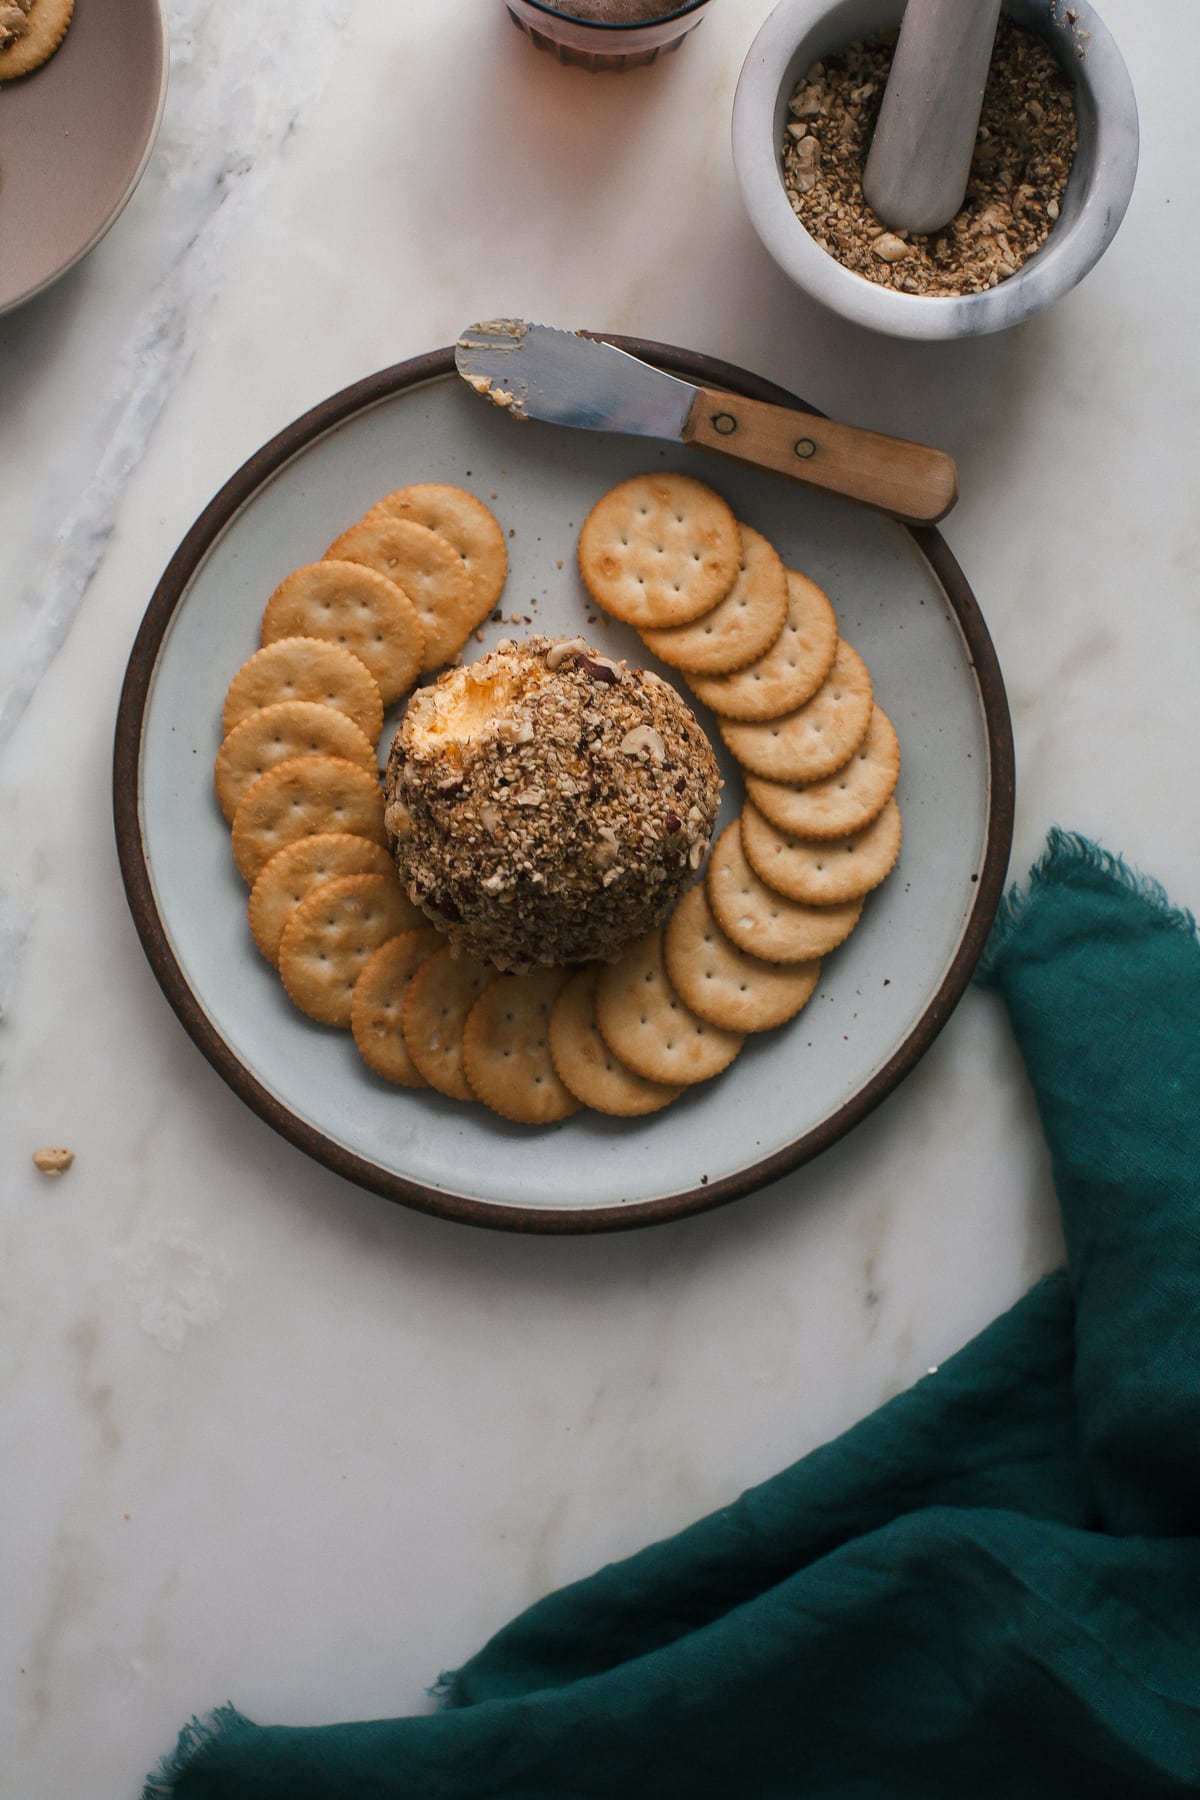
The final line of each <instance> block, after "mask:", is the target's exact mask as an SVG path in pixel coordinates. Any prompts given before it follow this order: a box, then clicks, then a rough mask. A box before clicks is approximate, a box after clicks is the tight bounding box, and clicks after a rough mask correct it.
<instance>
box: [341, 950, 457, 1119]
mask: <svg viewBox="0 0 1200 1800" xmlns="http://www.w3.org/2000/svg"><path fill="white" fill-rule="evenodd" d="M445 942H446V940H445V938H444V937H443V936H442V934H441V932H440V931H435V930H434V929H433V926H432V925H426V926H425V927H424V928H423V929H421V930H413V931H402V932H400V933H399V935H398V936H396V937H391V938H388V939H387V940H386V942H385V943H382V944H380V946H379V948H378V950H372V952H371V954H370V956H368V958H367V960H366V962H365V963H364V964H363V966H362V968H361V970H360V971H359V976H358V980H357V981H356V982H355V984H354V994H353V997H352V998H351V1001H350V1030H351V1032H352V1033H353V1035H354V1042H355V1045H356V1047H357V1049H358V1053H359V1055H360V1056H361V1057H362V1059H363V1061H364V1062H365V1063H366V1065H367V1067H368V1068H369V1069H373V1070H374V1072H375V1074H376V1075H380V1076H382V1077H383V1079H384V1081H391V1082H394V1083H395V1084H396V1086H397V1087H406V1088H424V1087H428V1086H429V1083H428V1082H427V1081H426V1079H425V1077H424V1076H423V1075H422V1073H421V1071H420V1069H418V1067H417V1065H416V1063H415V1062H414V1061H413V1059H412V1057H411V1056H410V1055H409V1050H408V1045H407V1044H406V1043H405V1041H404V1029H403V1026H402V1024H401V1019H402V1016H403V1011H404V995H405V992H406V991H407V988H408V984H409V982H410V981H411V979H412V977H413V975H414V974H415V973H416V971H417V970H418V969H419V968H420V966H421V964H422V963H423V962H424V961H425V958H426V957H427V956H432V955H433V953H434V951H435V950H439V949H441V948H442V947H443V946H444V945H445Z"/></svg>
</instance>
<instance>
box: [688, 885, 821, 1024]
mask: <svg viewBox="0 0 1200 1800" xmlns="http://www.w3.org/2000/svg"><path fill="white" fill-rule="evenodd" d="M663 958H664V960H665V962H666V965H667V974H668V975H669V976H670V978H671V981H672V983H673V984H674V987H675V991H676V993H677V994H678V995H679V997H680V999H681V1000H682V1001H683V1003H684V1005H685V1006H690V1007H691V1009H692V1011H693V1012H694V1013H695V1014H696V1016H697V1018H700V1019H707V1020H708V1023H709V1024H710V1025H719V1026H720V1027H721V1029H722V1030H723V1031H744V1032H751V1031H770V1030H772V1029H773V1028H774V1027H775V1026H776V1025H783V1024H784V1023H785V1022H786V1021H787V1020H788V1019H792V1018H795V1016H796V1014H797V1013H798V1012H799V1011H800V1009H801V1007H803V1006H805V1005H807V1003H808V1001H809V1000H810V999H811V998H812V994H813V990H814V988H815V987H816V985H817V977H818V976H819V975H820V972H821V964H820V962H819V960H817V959H816V958H813V959H812V960H811V961H810V962H795V963H770V962H764V961H763V960H762V958H761V957H758V956H751V955H750V954H749V953H748V952H747V951H745V950H739V948H738V947H737V945H736V944H734V943H733V942H731V940H730V939H729V938H727V937H726V936H725V933H724V932H723V931H722V930H721V927H720V926H719V925H718V924H717V921H716V919H715V918H714V917H713V911H712V908H711V907H710V905H709V903H708V895H707V894H706V893H705V890H704V887H703V885H702V884H701V885H699V886H697V887H693V888H689V889H688V891H687V893H686V894H684V895H683V897H682V898H681V900H680V901H679V903H678V905H677V906H676V908H675V911H674V912H673V913H672V914H671V917H670V919H669V920H668V921H667V925H666V929H665V931H664V933H663Z"/></svg>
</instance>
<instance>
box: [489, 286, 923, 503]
mask: <svg viewBox="0 0 1200 1800" xmlns="http://www.w3.org/2000/svg"><path fill="white" fill-rule="evenodd" d="M454 359H455V363H456V364H457V367H458V372H459V374H460V375H461V376H462V377H463V379H464V380H465V381H467V382H468V383H469V384H470V386H471V387H473V388H475V389H476V390H477V392H479V393H480V394H484V395H486V396H487V398H488V399H489V400H491V401H492V402H493V404H495V405H497V406H501V407H504V408H505V409H507V410H508V411H509V412H511V413H512V415H513V417H514V418H518V419H543V420H545V421H547V422H548V423H550V424H553V425H571V426H577V427H580V428H582V429H583V430H585V431H616V432H627V433H630V434H632V435H633V436H637V437H649V438H660V439H670V440H671V441H672V442H675V443H680V444H690V445H693V446H695V447H697V448H699V449H701V450H715V451H717V452H718V453H719V454H720V455H722V456H728V457H733V458H734V459H735V460H736V461H738V462H744V463H751V464H753V465H755V466H756V467H757V468H760V469H770V470H773V471H774V473H776V474H778V475H787V476H790V477H791V479H792V480H793V481H800V482H803V483H804V485H805V486H806V487H814V488H823V489H824V490H825V491H826V492H827V493H830V494H839V495H841V496H842V498H844V499H847V500H857V501H859V502H860V503H861V504H862V505H864V506H872V507H875V508H877V509H878V510H879V511H881V512H886V513H890V514H891V515H892V517H893V518H897V519H902V520H904V521H905V523H907V524H910V525H932V524H934V523H935V522H936V521H937V520H938V519H941V518H944V517H945V515H946V514H947V513H948V512H949V511H950V508H951V507H952V506H953V505H954V502H955V500H956V499H957V498H958V473H957V470H956V469H955V466H954V461H953V458H951V457H949V456H947V455H946V454H945V452H944V451H942V450H933V449H930V448H929V447H928V446H927V445H924V444H912V443H909V442H907V440H906V439H904V438H893V437H884V436H881V435H880V433H878V432H875V431H863V430H860V429H859V428H858V427H857V426H854V425H840V424H837V423H835V422H834V421H833V420H832V419H823V418H821V417H819V415H817V414H816V413H807V412H800V411H793V410H792V409H791V408H789V407H786V406H771V405H768V404H767V403H766V402H764V401H762V400H747V399H743V397H742V396H741V395H740V394H728V393H724V392H722V391H721V390H719V389H716V388H704V387H694V386H693V385H692V384H691V383H690V382H688V381H681V380H680V379H679V378H678V376H675V375H668V374H666V373H665V372H664V371H663V370H662V369H657V368H654V367H653V366H652V365H651V364H650V363H645V362H642V361H641V359H640V358H639V357H636V356H631V355H630V354H629V352H628V351H626V350H621V349H619V348H618V347H617V346H616V345H615V344H606V343H602V342H600V341H598V340H597V339H596V338H593V337H588V336H585V335H584V334H583V333H581V332H575V331H558V330H555V329H554V328H553V327H552V326H549V325H531V324H529V323H527V322H526V321H525V320H524V319H486V320H484V321H483V322H482V323H481V324H478V325H469V326H468V327H467V329H466V330H465V331H464V332H462V334H461V335H460V337H459V339H458V343H457V345H456V347H455V352H454Z"/></svg>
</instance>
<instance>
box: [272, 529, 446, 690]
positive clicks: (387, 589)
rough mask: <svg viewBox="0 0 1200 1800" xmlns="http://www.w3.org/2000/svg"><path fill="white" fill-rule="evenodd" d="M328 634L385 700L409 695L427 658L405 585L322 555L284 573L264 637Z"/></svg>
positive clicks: (376, 570)
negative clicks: (376, 685)
mask: <svg viewBox="0 0 1200 1800" xmlns="http://www.w3.org/2000/svg"><path fill="white" fill-rule="evenodd" d="M286 637H315V638H327V639H328V640H329V642H330V643H334V644H341V645H342V647H343V649H346V650H349V651H351V652H352V654H353V655H355V656H357V658H358V660H359V661H360V662H361V663H365V664H366V666H367V668H368V669H369V670H370V671H371V673H372V675H373V676H374V677H375V680H376V681H377V682H378V683H379V692H380V694H381V695H382V697H383V704H384V705H385V706H391V705H392V703H393V702H394V701H396V700H399V699H400V697H401V695H402V694H406V693H407V692H408V690H409V688H410V687H411V686H412V684H413V682H414V681H415V680H416V679H417V676H418V675H419V674H420V673H421V669H422V667H423V665H424V661H425V633H424V631H423V630H422V628H421V621H420V619H418V617H417V612H416V608H415V607H414V605H413V603H412V601H411V600H410V599H409V597H408V595H407V594H406V593H405V591H404V589H403V588H402V587H399V586H398V585H397V584H396V582H394V581H390V580H389V579H388V577H387V575H386V573H385V574H380V572H379V570H378V569H371V568H367V567H366V566H365V565H364V564H363V563H362V562H361V561H356V560H355V561H350V560H347V561H342V560H338V559H337V558H334V557H328V556H327V557H323V558H322V559H321V561H320V562H315V563H305V564H304V566H303V567H302V568H299V569H293V570H292V572H291V574H290V575H287V576H285V577H284V579H283V580H282V581H281V582H280V584H279V586H278V587H277V588H276V589H275V592H274V593H273V594H272V595H271V597H270V599H269V600H268V601H267V604H266V607H265V608H264V611H263V620H262V641H263V643H264V644H273V643H274V642H275V641H276V640H277V639H278V638H286Z"/></svg>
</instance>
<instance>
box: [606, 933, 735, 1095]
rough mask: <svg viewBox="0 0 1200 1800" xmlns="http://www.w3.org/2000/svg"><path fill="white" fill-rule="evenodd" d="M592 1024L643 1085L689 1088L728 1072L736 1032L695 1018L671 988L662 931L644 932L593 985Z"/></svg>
mask: <svg viewBox="0 0 1200 1800" xmlns="http://www.w3.org/2000/svg"><path fill="white" fill-rule="evenodd" d="M595 1004H596V1024H597V1025H598V1026H599V1028H600V1035H601V1037H603V1039H604V1041H605V1043H606V1044H607V1045H608V1047H609V1049H610V1050H611V1051H612V1053H613V1055H614V1056H617V1057H619V1058H620V1060H621V1061H622V1062H623V1063H625V1064H627V1065H628V1067H629V1068H631V1069H633V1070H634V1072H635V1073H636V1074H638V1075H641V1076H644V1077H645V1079H646V1080H647V1081H661V1082H664V1083H666V1084H668V1085H671V1084H674V1083H678V1084H679V1085H680V1086H682V1087H690V1086H691V1085H692V1084H693V1083H695V1082H698V1081H708V1080H710V1079H711V1078H712V1076H714V1075H719V1074H720V1073H721V1071H722V1069H727V1068H728V1067H729V1064H730V1063H731V1062H732V1061H733V1059H734V1057H735V1056H736V1055H737V1053H738V1051H739V1050H740V1049H741V1047H742V1043H743V1038H742V1034H741V1033H740V1032H735V1031H722V1030H721V1029H720V1028H719V1027H718V1026H716V1025H710V1024H708V1023H707V1021H706V1020H704V1019H700V1018H697V1016H696V1014H695V1013H694V1012H693V1011H692V1010H691V1008H690V1007H689V1006H685V1005H684V1003H683V1001H682V1000H681V999H680V998H679V995H678V994H677V993H676V992H675V989H674V987H673V986H672V985H671V979H670V977H669V976H668V974H667V970H666V964H665V963H664V962H663V933H662V928H661V926H660V927H656V928H655V930H653V931H647V932H645V933H644V934H643V935H642V936H641V937H640V938H636V939H635V940H634V942H633V943H632V944H630V945H629V947H628V948H627V949H626V950H625V952H624V954H623V955H622V956H621V958H620V961H619V962H615V963H607V964H605V966H604V967H603V968H602V969H601V970H600V974H599V977H598V979H597V982H596V1001H595Z"/></svg>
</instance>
